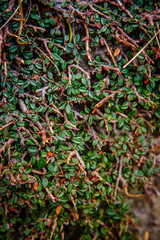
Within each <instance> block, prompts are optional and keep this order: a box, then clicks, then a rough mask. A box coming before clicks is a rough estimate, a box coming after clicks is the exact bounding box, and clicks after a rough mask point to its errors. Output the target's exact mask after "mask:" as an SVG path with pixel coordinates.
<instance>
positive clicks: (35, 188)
mask: <svg viewBox="0 0 160 240" xmlns="http://www.w3.org/2000/svg"><path fill="white" fill-rule="evenodd" d="M37 188H38V182H36V183H35V184H34V190H37Z"/></svg>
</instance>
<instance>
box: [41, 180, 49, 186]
mask: <svg viewBox="0 0 160 240" xmlns="http://www.w3.org/2000/svg"><path fill="white" fill-rule="evenodd" d="M42 186H43V187H44V188H46V187H47V186H48V179H47V178H43V180H42Z"/></svg>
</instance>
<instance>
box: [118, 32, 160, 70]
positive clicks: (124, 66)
mask: <svg viewBox="0 0 160 240" xmlns="http://www.w3.org/2000/svg"><path fill="white" fill-rule="evenodd" d="M159 32H160V29H159V30H158V32H157V33H156V34H155V35H154V36H153V37H152V38H151V39H150V40H149V42H148V43H147V44H146V45H145V46H144V47H143V48H142V49H141V50H140V51H139V52H138V53H137V54H136V55H135V56H134V57H133V58H132V59H131V60H130V61H129V62H128V63H126V64H125V65H124V66H123V68H126V67H127V66H128V65H129V64H130V63H131V62H133V60H134V59H135V58H136V57H137V56H138V55H139V54H140V53H141V52H143V50H144V49H145V48H146V47H147V46H148V45H149V44H150V43H151V42H152V41H153V39H154V38H155V37H156V36H157V35H158V34H159Z"/></svg>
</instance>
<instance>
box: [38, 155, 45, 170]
mask: <svg viewBox="0 0 160 240" xmlns="http://www.w3.org/2000/svg"><path fill="white" fill-rule="evenodd" d="M45 164H46V160H45V159H44V158H40V159H39V160H38V162H37V167H38V169H42V168H44V166H45Z"/></svg>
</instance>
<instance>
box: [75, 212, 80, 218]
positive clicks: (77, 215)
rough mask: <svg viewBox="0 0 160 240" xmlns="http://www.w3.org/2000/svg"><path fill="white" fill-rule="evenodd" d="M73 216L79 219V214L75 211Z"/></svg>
mask: <svg viewBox="0 0 160 240" xmlns="http://www.w3.org/2000/svg"><path fill="white" fill-rule="evenodd" d="M75 217H76V219H77V220H78V219H79V214H78V213H77V212H76V213H75Z"/></svg>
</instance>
